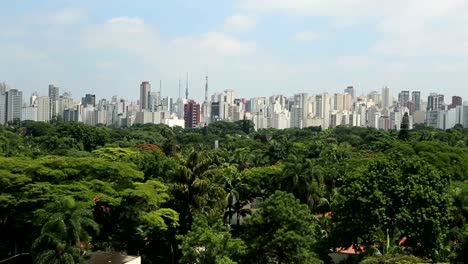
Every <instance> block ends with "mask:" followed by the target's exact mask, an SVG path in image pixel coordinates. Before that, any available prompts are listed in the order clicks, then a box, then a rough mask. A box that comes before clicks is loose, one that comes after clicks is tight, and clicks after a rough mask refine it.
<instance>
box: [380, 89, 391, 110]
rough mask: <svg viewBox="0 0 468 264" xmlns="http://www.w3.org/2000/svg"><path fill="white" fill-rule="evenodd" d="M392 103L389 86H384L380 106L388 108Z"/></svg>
mask: <svg viewBox="0 0 468 264" xmlns="http://www.w3.org/2000/svg"><path fill="white" fill-rule="evenodd" d="M392 104H393V96H392V94H391V91H390V88H388V87H387V86H385V87H384V88H382V107H383V108H388V107H390V106H392Z"/></svg>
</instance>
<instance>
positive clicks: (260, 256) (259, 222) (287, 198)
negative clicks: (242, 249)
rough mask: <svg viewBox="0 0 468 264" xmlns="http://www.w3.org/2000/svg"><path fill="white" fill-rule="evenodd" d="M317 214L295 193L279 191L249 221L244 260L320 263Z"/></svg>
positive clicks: (244, 236)
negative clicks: (318, 257) (315, 250)
mask: <svg viewBox="0 0 468 264" xmlns="http://www.w3.org/2000/svg"><path fill="white" fill-rule="evenodd" d="M316 236H317V235H316V233H315V226H314V217H313V215H312V214H311V213H310V210H309V209H308V207H307V206H306V205H304V204H300V203H299V201H298V200H296V199H295V198H294V196H293V195H292V194H288V193H285V192H280V191H277V192H275V193H274V194H273V195H271V196H270V197H268V199H266V200H265V201H264V202H263V203H262V204H261V208H260V209H259V210H258V211H256V212H255V213H254V214H253V215H252V217H251V218H250V219H249V220H248V222H247V224H246V228H245V232H244V234H243V235H242V237H243V238H244V240H245V242H246V245H247V254H246V257H245V263H298V264H300V263H320V261H319V260H318V259H317V258H316V255H315V254H314V253H313V247H314V244H315V242H316Z"/></svg>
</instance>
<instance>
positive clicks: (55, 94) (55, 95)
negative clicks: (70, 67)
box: [49, 84, 60, 101]
mask: <svg viewBox="0 0 468 264" xmlns="http://www.w3.org/2000/svg"><path fill="white" fill-rule="evenodd" d="M59 97H60V94H59V88H58V87H57V86H54V85H53V84H49V98H50V100H54V101H56V100H58V99H59Z"/></svg>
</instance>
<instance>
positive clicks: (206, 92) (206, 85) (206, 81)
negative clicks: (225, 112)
mask: <svg viewBox="0 0 468 264" xmlns="http://www.w3.org/2000/svg"><path fill="white" fill-rule="evenodd" d="M205 101H208V75H207V76H205Z"/></svg>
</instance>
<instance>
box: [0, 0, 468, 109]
mask: <svg viewBox="0 0 468 264" xmlns="http://www.w3.org/2000/svg"><path fill="white" fill-rule="evenodd" d="M0 10H1V11H2V12H1V16H0V61H1V63H0V81H5V82H7V83H8V84H9V85H10V86H11V87H12V88H18V89H20V90H23V91H24V92H25V96H26V97H27V96H29V94H30V93H31V92H33V91H38V92H39V93H40V94H46V93H47V85H48V84H49V83H53V84H55V85H57V86H59V87H61V89H62V91H71V92H72V94H73V96H74V97H76V98H79V97H80V96H82V95H83V94H85V93H95V94H97V96H98V97H106V98H110V97H111V96H112V95H119V96H124V97H126V98H128V99H136V98H138V93H139V83H140V82H141V81H143V80H149V81H150V82H151V83H152V84H153V89H159V81H160V80H162V83H163V94H165V95H169V96H177V94H178V80H179V76H182V79H185V74H186V72H189V84H190V95H191V97H193V98H195V99H201V98H203V90H204V76H205V75H208V76H209V78H210V92H216V91H222V90H224V89H228V88H231V89H234V90H235V91H236V93H237V94H238V96H239V97H253V96H262V95H270V94H286V95H292V94H293V93H296V92H308V93H318V92H337V91H342V90H343V89H344V88H345V87H346V86H348V85H354V86H355V87H356V88H357V91H358V94H363V93H367V92H369V91H372V90H380V89H381V87H382V86H384V85H388V86H389V87H391V88H392V90H393V92H394V94H395V95H396V94H397V92H398V91H400V90H421V91H422V92H423V93H424V95H427V94H428V93H430V92H439V93H444V94H446V95H447V96H451V95H454V94H457V95H462V96H464V99H465V100H468V30H466V29H465V27H466V25H467V22H468V16H467V15H466V14H468V1H466V0H388V1H375V0H232V1H227V0H197V1H191V0H190V1H189V0H186V1H181V0H170V1H169V0H168V1H166V0H80V1H75V0H41V1H37V0H21V1H1V2H0ZM183 82H185V80H183Z"/></svg>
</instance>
